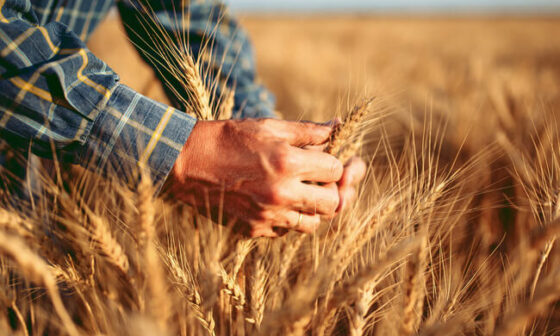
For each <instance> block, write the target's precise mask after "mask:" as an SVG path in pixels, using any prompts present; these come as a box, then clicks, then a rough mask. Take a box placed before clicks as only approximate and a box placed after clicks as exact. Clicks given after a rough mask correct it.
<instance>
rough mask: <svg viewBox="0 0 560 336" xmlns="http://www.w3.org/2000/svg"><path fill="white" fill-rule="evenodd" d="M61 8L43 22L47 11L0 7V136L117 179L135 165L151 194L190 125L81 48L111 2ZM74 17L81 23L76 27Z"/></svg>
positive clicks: (16, 4)
mask: <svg viewBox="0 0 560 336" xmlns="http://www.w3.org/2000/svg"><path fill="white" fill-rule="evenodd" d="M39 3H40V1H39ZM45 3H46V2H45ZM49 3H50V2H49ZM69 3H71V4H72V5H73V8H68V9H65V8H63V7H61V8H59V12H58V14H56V13H51V14H52V15H45V14H44V13H40V12H39V9H42V10H48V9H49V8H36V7H35V6H34V5H31V2H30V1H28V0H0V132H1V134H2V137H3V138H5V139H7V140H8V142H9V143H10V145H11V146H12V147H14V148H19V149H21V150H27V149H29V148H31V150H32V152H33V153H34V154H36V155H39V156H44V157H52V156H53V155H56V156H57V158H58V159H59V160H62V161H64V162H70V163H78V164H81V165H83V166H86V167H88V168H92V167H93V169H96V170H99V171H100V172H101V173H105V174H108V173H116V174H118V175H119V176H122V177H124V178H128V177H130V176H131V175H130V174H131V172H133V171H134V170H135V169H136V167H138V166H142V167H145V168H147V169H148V171H150V172H151V174H152V178H153V180H154V182H155V183H156V185H157V186H158V187H159V186H161V185H162V183H163V181H164V179H165V177H166V176H167V174H168V173H169V171H170V169H171V167H172V166H173V164H174V162H175V159H176V158H177V156H178V155H179V152H180V150H181V148H182V146H183V144H184V143H185V141H186V139H187V138H188V136H189V134H190V132H191V130H192V128H193V127H194V125H195V123H196V120H195V119H194V118H191V117H189V116H187V115H186V114H184V113H182V112H180V111H178V110H176V109H174V108H172V107H169V106H165V105H163V104H160V103H157V102H155V101H153V100H151V99H148V98H147V97H144V96H142V95H140V94H139V93H137V92H135V91H133V90H132V89H130V88H128V87H126V86H125V85H122V84H120V83H119V81H118V76H117V75H116V74H115V73H114V72H113V71H112V70H111V69H110V68H109V67H108V66H107V64H105V63H104V62H102V61H101V60H99V59H98V58H96V57H95V56H94V55H93V54H92V53H91V52H90V51H89V50H88V49H87V48H86V46H85V44H84V42H83V39H84V37H86V36H87V34H88V33H89V32H90V31H91V30H93V28H92V27H94V26H95V25H94V24H91V21H92V20H94V19H92V18H93V17H94V15H93V14H99V13H103V11H107V10H108V8H109V7H110V4H111V1H81V0H74V1H70V2H69ZM78 14H85V15H84V16H80V15H78ZM65 15H66V19H64V16H65ZM79 17H85V18H86V19H85V20H81V26H80V25H79V24H77V23H76V22H77V18H79ZM96 18H97V19H96V20H97V21H99V20H100V19H101V18H102V16H101V15H97V16H96ZM88 20H89V21H88ZM70 26H74V27H72V28H70ZM78 26H80V27H81V28H79V27H78ZM78 35H83V36H82V37H80V36H78ZM53 149H54V152H53Z"/></svg>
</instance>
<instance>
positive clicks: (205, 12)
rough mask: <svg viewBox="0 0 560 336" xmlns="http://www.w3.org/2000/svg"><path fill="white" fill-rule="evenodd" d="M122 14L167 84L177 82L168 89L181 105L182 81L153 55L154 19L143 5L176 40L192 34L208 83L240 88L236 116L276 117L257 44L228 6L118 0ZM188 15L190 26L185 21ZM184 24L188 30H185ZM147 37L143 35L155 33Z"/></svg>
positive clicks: (211, 1) (207, 1) (212, 0)
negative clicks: (259, 70)
mask: <svg viewBox="0 0 560 336" xmlns="http://www.w3.org/2000/svg"><path fill="white" fill-rule="evenodd" d="M118 5H119V11H120V13H121V17H122V18H123V21H124V23H125V28H126V30H127V33H128V36H129V38H130V39H131V40H132V41H133V42H134V45H135V46H136V47H137V49H138V50H139V52H140V54H141V55H143V57H144V60H145V61H146V62H148V63H149V64H150V65H151V66H152V67H153V68H154V69H155V70H156V73H157V74H158V76H159V77H160V79H161V80H162V82H163V83H167V84H168V85H173V87H174V88H175V90H174V91H171V90H167V93H168V96H169V97H170V98H171V99H172V101H173V102H174V104H175V105H176V106H178V107H179V108H183V109H184V107H183V106H181V105H180V103H179V100H178V99H174V94H175V93H177V92H178V93H179V94H182V93H181V91H180V87H181V86H180V85H174V83H176V80H175V79H174V77H173V75H172V74H171V73H170V72H169V71H168V70H167V69H166V68H165V67H163V66H162V65H161V64H159V63H158V61H157V60H158V57H157V56H155V57H154V55H151V53H153V50H158V48H157V46H154V44H153V43H154V41H156V38H155V37H153V35H154V34H155V32H157V31H158V30H157V29H154V27H153V23H151V22H150V18H148V17H146V15H147V14H146V11H145V10H143V8H149V9H150V10H151V11H152V12H153V14H149V15H151V16H152V18H155V19H157V21H158V24H159V26H160V27H163V29H164V31H165V34H166V35H168V36H169V37H170V38H171V39H172V40H174V42H175V43H180V42H179V41H177V36H187V37H188V43H189V48H190V49H191V51H192V52H193V54H194V56H195V58H196V59H199V57H200V60H201V61H202V64H203V69H206V70H207V72H208V76H207V77H206V80H207V81H208V83H217V87H216V92H217V95H218V96H219V95H220V94H221V92H222V88H223V87H224V86H227V87H229V88H231V87H234V88H235V97H234V103H235V104H234V116H235V117H240V118H258V117H274V116H275V115H274V105H275V99H274V96H273V95H272V94H271V93H270V92H269V91H268V90H267V89H266V88H265V87H264V86H263V85H262V84H260V83H259V82H258V80H257V76H256V70H255V59H254V55H253V47H252V45H251V42H250V40H249V37H248V35H247V33H246V32H245V31H244V30H243V29H242V28H241V27H240V25H239V23H238V21H237V20H236V19H235V18H234V17H233V16H232V15H231V14H230V12H229V11H228V9H227V7H226V6H225V5H224V4H223V3H222V2H221V1H216V0H197V1H195V0H192V1H181V0H158V1H150V0H121V1H119V2H118ZM183 20H188V24H187V25H184V26H183V25H182V24H181V22H182V21H183ZM183 29H184V30H183ZM150 35H152V38H150V39H145V38H142V36H150ZM205 45H207V46H209V47H210V48H209V49H210V50H211V53H210V55H209V57H201V50H202V49H203V47H204V46H205Z"/></svg>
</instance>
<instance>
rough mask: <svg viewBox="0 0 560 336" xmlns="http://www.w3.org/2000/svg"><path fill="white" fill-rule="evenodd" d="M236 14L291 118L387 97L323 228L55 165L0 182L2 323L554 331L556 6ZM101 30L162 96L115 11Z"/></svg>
mask: <svg viewBox="0 0 560 336" xmlns="http://www.w3.org/2000/svg"><path fill="white" fill-rule="evenodd" d="M242 22H243V24H244V26H245V27H246V28H247V29H248V31H249V33H250V35H251V36H252V38H253V41H254V44H255V48H256V55H257V62H258V67H259V73H260V76H261V80H262V81H263V82H264V83H265V84H266V85H267V86H268V87H269V88H270V89H271V90H272V91H273V92H274V93H275V94H276V96H277V100H278V104H277V107H278V110H279V112H280V113H281V114H282V115H283V116H284V117H285V118H287V119H309V120H315V121H325V120H329V119H332V118H334V117H337V116H338V117H341V118H344V116H345V114H346V113H348V111H351V110H352V108H353V107H354V106H355V105H356V104H358V102H359V101H360V99H363V98H364V97H366V98H367V97H375V100H374V101H373V103H372V106H371V108H370V113H369V115H368V117H366V118H365V120H363V121H362V122H361V125H359V126H360V127H358V130H359V131H360V132H362V131H363V138H362V137H361V135H360V136H357V135H356V134H353V135H352V139H351V140H352V141H360V142H359V143H360V144H361V147H360V148H358V153H359V154H360V155H361V156H362V157H363V158H364V159H365V160H366V162H367V163H368V165H369V168H368V174H367V176H366V179H365V181H364V182H363V183H362V185H361V187H360V189H359V193H358V197H357V199H356V201H355V202H354V203H353V204H352V205H351V206H350V207H349V208H348V209H346V210H344V211H343V212H342V213H340V214H339V215H338V216H337V217H336V218H334V219H333V220H325V221H324V223H323V224H322V226H321V227H320V228H319V230H318V231H317V232H316V233H314V234H307V235H303V234H299V233H295V232H292V233H289V234H287V235H285V236H283V237H281V238H277V239H264V238H262V239H247V238H245V237H242V236H239V235H237V234H236V233H235V232H232V231H231V230H230V229H229V228H228V227H227V226H224V225H219V224H216V223H213V222H212V221H211V220H210V219H208V218H207V217H206V216H205V214H201V213H197V212H195V211H193V210H192V209H190V208H189V207H187V206H185V205H181V204H175V203H172V202H170V201H169V200H165V199H161V198H154V197H153V196H152V194H153V193H152V190H151V186H150V183H149V181H147V180H146V179H143V180H142V183H141V184H140V186H139V188H138V189H137V190H135V191H132V190H130V189H128V188H127V187H125V186H123V185H121V184H119V183H118V182H116V181H115V180H112V179H103V178H100V177H97V176H95V175H93V174H91V173H88V172H85V171H77V170H75V169H74V170H71V169H70V170H69V169H67V168H68V167H61V168H60V167H58V166H57V165H54V169H50V170H48V171H49V172H50V173H47V170H45V171H44V172H39V173H40V175H41V176H42V177H43V178H42V179H41V184H42V190H43V195H42V197H40V198H39V199H38V200H35V201H33V202H32V203H31V204H26V206H25V207H24V208H25V209H27V210H21V209H20V210H18V209H16V208H14V207H12V206H10V202H9V200H10V197H11V196H10V194H9V193H5V192H4V193H2V199H3V200H4V202H3V204H4V206H3V207H2V209H1V210H0V253H1V255H2V256H1V257H0V309H1V310H0V311H1V314H0V334H2V335H3V334H6V335H416V334H418V335H554V334H557V333H558V327H559V326H560V323H559V322H560V316H559V313H558V309H557V305H558V302H559V300H560V269H558V267H556V265H557V264H558V262H560V259H559V257H560V250H559V248H558V244H555V240H556V237H557V234H559V233H560V124H559V122H560V120H559V117H560V115H559V112H560V111H559V108H560V20H558V19H548V18H521V17H520V18H453V19H445V18H439V17H434V18H399V17H366V16H363V17H362V16H360V17H351V16H346V17H335V16H332V17H328V16H325V17H305V16H301V17H272V16H264V17H244V18H243V20H242ZM117 31H118V32H120V33H119V34H116V33H114V32H117ZM109 32H112V33H111V34H110V33H109ZM89 45H90V47H91V49H92V50H93V51H94V52H95V53H96V54H97V55H99V56H100V57H101V58H102V59H104V60H107V62H109V64H110V65H111V66H112V67H113V68H114V69H115V70H116V71H117V72H118V73H119V74H120V75H121V78H122V80H123V82H125V83H127V84H128V85H130V86H132V87H133V88H135V89H137V90H139V91H141V92H143V93H145V94H146V95H149V96H151V97H154V98H156V99H159V100H162V101H165V97H164V96H163V95H162V91H161V87H160V86H159V84H158V83H157V82H156V81H154V75H153V73H151V72H150V70H149V69H147V68H146V67H145V66H144V65H142V64H141V63H140V61H139V60H138V59H137V58H134V57H135V56H134V51H133V49H132V48H131V47H127V46H126V40H125V37H124V35H122V30H121V28H120V26H119V23H118V21H117V20H116V19H114V18H111V19H109V21H108V22H106V23H105V24H104V25H103V27H101V28H100V29H99V31H98V32H97V33H96V35H95V36H94V37H93V38H92V40H91V41H90V44H89ZM115 46H118V48H119V49H118V50H119V52H117V53H115V52H114V51H115ZM123 55H124V56H123ZM53 172H54V173H53ZM68 175H70V176H71V177H69V176H68ZM224 206H226V207H227V204H224Z"/></svg>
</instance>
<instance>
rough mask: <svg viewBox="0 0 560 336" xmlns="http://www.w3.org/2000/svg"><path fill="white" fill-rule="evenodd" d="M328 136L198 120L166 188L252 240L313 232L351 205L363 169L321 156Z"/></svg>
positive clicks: (312, 130)
mask: <svg viewBox="0 0 560 336" xmlns="http://www.w3.org/2000/svg"><path fill="white" fill-rule="evenodd" d="M330 132H331V126H327V125H324V124H316V123H311V122H291V121H283V120H275V119H244V120H223V121H198V122H197V124H196V125H195V127H194V129H193V131H192V133H191V135H190V136H189V138H188V140H187V142H186V143H185V145H184V147H183V150H182V151H181V154H180V155H179V157H178V159H177V161H176V163H175V165H174V167H173V169H172V172H171V174H170V176H169V179H168V180H167V189H168V190H169V192H170V193H171V195H172V196H173V197H174V198H176V199H178V200H180V201H183V202H186V203H188V204H191V205H193V206H195V207H197V208H198V209H199V210H200V211H201V213H203V214H205V213H206V212H207V209H208V208H210V210H211V212H212V213H214V214H217V213H219V212H220V211H221V212H223V215H224V216H225V217H226V218H227V219H229V220H230V221H235V222H236V225H237V227H241V228H242V231H244V232H245V233H246V234H247V235H250V236H251V237H276V236H278V234H279V232H285V231H286V230H288V229H296V230H298V231H301V232H313V231H315V229H316V228H317V226H318V225H319V223H320V218H321V216H326V217H333V216H335V215H336V213H337V211H339V210H340V209H341V208H342V207H343V205H344V204H348V203H349V202H351V201H352V200H353V198H354V197H355V193H356V190H355V187H356V185H357V184H358V183H359V182H360V181H361V180H362V178H363V177H364V174H365V171H366V166H365V163H364V162H363V161H362V160H361V159H359V158H357V157H356V158H353V159H352V160H350V162H349V163H348V164H347V165H346V166H343V164H342V163H341V162H340V161H338V160H337V159H336V158H335V157H334V156H331V155H329V154H326V153H323V152H322V151H321V145H323V144H325V142H326V141H327V140H328V138H329V135H330ZM201 203H203V204H201ZM300 213H303V216H302V218H301V221H300V218H299V217H300Z"/></svg>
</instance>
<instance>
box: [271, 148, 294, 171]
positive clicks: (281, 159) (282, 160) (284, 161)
mask: <svg viewBox="0 0 560 336" xmlns="http://www.w3.org/2000/svg"><path fill="white" fill-rule="evenodd" d="M291 161H292V158H291V155H290V146H289V145H287V144H284V143H281V144H279V146H278V147H277V149H276V151H275V152H274V159H273V160H272V162H273V167H274V169H275V170H276V172H277V173H280V174H285V173H286V172H288V171H289V170H290V167H291V166H292V162H291Z"/></svg>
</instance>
